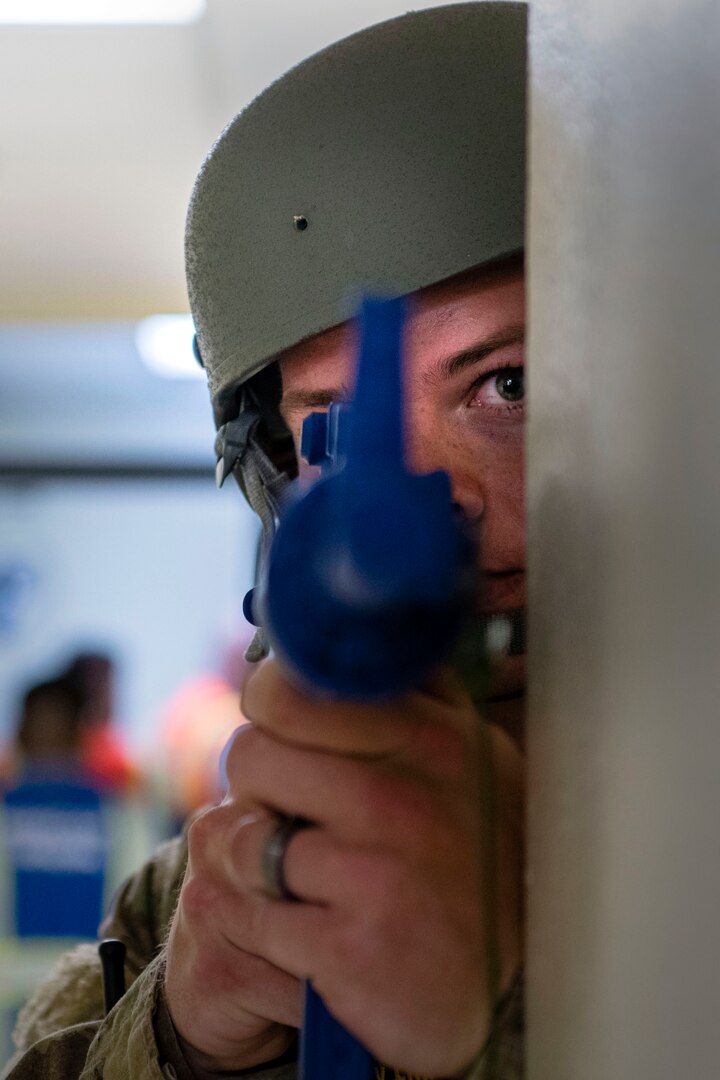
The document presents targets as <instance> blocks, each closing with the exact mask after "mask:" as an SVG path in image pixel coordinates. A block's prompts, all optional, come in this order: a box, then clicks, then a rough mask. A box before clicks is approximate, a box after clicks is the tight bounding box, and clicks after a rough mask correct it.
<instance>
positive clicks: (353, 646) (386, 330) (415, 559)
mask: <svg viewBox="0 0 720 1080" xmlns="http://www.w3.org/2000/svg"><path fill="white" fill-rule="evenodd" d="M404 318H405V306H404V302H403V301H402V300H377V299H368V300H365V301H364V303H363V305H362V308H361V311H360V331H361V333H360V356H359V362H358V369H357V376H356V384H355V391H354V395H353V399H352V402H351V403H350V404H342V403H337V404H332V405H330V407H329V409H328V411H327V413H313V414H312V415H310V416H309V417H308V418H307V419H306V420H305V423H304V425H303V433H302V454H303V457H304V458H305V460H306V461H307V462H308V463H309V464H311V465H319V466H320V469H321V475H320V478H319V479H318V480H317V481H316V482H315V483H314V484H313V485H312V486H311V487H309V488H304V489H300V488H299V487H298V486H297V485H296V487H295V490H294V491H293V492H292V493H291V495H290V496H289V498H288V499H287V501H286V503H285V504H284V507H283V511H282V514H281V517H280V522H279V525H278V529H277V532H276V535H275V537H274V539H273V543H272V546H271V549H270V552H269V555H268V558H267V560H266V565H265V568H264V571H263V576H262V578H261V580H260V582H259V583H258V586H257V588H256V589H255V590H253V595H252V600H251V602H250V604H249V605H247V604H246V609H247V608H248V607H249V608H250V609H251V612H252V621H253V622H255V623H257V624H258V625H262V626H263V627H264V628H265V631H266V633H267V635H268V640H269V642H270V645H271V648H272V650H273V651H274V653H275V655H276V656H277V658H278V660H279V661H280V663H281V664H282V666H283V668H284V670H285V671H286V672H287V673H288V675H289V677H290V678H291V679H292V680H293V681H295V682H296V683H297V684H298V685H299V686H300V687H302V688H303V689H305V690H309V691H311V692H315V693H320V694H321V695H323V696H325V697H327V696H330V695H331V696H335V697H338V698H345V699H354V700H377V699H381V698H386V697H392V696H393V695H397V694H401V693H403V692H404V691H407V690H411V689H413V688H415V687H417V686H419V685H421V684H422V682H423V680H424V679H425V678H426V677H427V675H428V674H429V673H430V672H431V671H432V670H433V669H434V668H436V667H437V666H438V665H439V664H441V663H443V661H445V660H447V659H448V658H449V657H450V654H451V651H452V649H453V646H454V644H455V642H456V641H457V639H458V637H459V634H460V631H461V629H462V626H463V623H464V620H465V618H466V615H467V613H468V610H469V607H470V605H471V602H472V598H473V596H474V594H475V589H476V570H475V553H474V549H473V545H472V543H471V542H470V540H469V538H468V536H467V534H466V532H465V530H464V529H463V525H462V522H461V521H460V518H459V515H458V513H457V512H456V510H455V508H454V507H453V502H452V497H451V490H450V480H449V478H448V476H447V474H446V473H444V472H434V473H429V474H426V475H417V474H413V473H411V472H410V471H409V470H408V468H407V463H406V460H405V433H404V415H403V395H402V384H403V372H402V334H403V326H404ZM300 1062H301V1067H300V1076H301V1080H370V1078H371V1076H372V1070H373V1059H372V1057H371V1055H370V1054H369V1053H368V1051H367V1050H366V1049H365V1048H364V1047H363V1046H361V1045H360V1043H359V1042H358V1041H357V1040H356V1039H355V1038H354V1037H353V1036H352V1035H351V1034H350V1033H349V1032H347V1031H346V1030H345V1029H344V1028H343V1027H342V1026H341V1025H340V1024H339V1023H338V1021H337V1020H335V1018H334V1017H333V1016H332V1014H331V1013H330V1012H329V1011H328V1010H327V1009H326V1007H325V1005H324V1003H323V1001H322V1000H321V998H320V997H319V996H318V995H317V994H316V993H315V991H314V990H313V988H312V985H311V984H310V983H308V984H307V985H306V995H305V1015H304V1024H303V1031H302V1034H301V1041H300Z"/></svg>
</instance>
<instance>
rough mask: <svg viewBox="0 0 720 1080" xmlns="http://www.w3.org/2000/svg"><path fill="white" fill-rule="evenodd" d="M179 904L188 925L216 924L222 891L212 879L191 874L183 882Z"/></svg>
mask: <svg viewBox="0 0 720 1080" xmlns="http://www.w3.org/2000/svg"><path fill="white" fill-rule="evenodd" d="M179 904H180V907H181V909H182V913H183V916H184V918H185V919H186V920H187V922H188V923H189V924H190V925H194V926H197V925H203V924H213V923H217V921H218V917H219V914H220V911H221V909H222V906H223V893H222V889H221V888H220V887H219V886H218V885H217V884H216V883H215V882H214V881H213V880H212V879H210V878H208V877H205V876H200V875H197V874H193V875H191V876H190V877H188V878H186V880H185V881H184V882H183V886H182V888H181V890H180V900H179Z"/></svg>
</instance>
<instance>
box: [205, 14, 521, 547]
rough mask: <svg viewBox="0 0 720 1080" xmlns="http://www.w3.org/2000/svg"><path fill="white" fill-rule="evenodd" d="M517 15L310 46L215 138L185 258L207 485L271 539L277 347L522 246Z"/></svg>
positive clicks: (385, 29) (383, 29)
mask: <svg viewBox="0 0 720 1080" xmlns="http://www.w3.org/2000/svg"><path fill="white" fill-rule="evenodd" d="M525 84H526V5H525V4H524V3H503V2H498V0H489V2H482V0H476V2H473V3H462V4H450V5H446V6H443V7H437V8H432V9H427V10H424V11H417V12H411V13H410V14H408V15H403V16H400V17H399V18H396V19H391V20H389V21H388V22H384V23H380V24H379V25H377V26H372V27H370V28H369V29H367V30H363V31H361V32H360V33H357V34H353V35H352V36H351V37H348V38H345V39H344V40H342V41H340V42H338V43H336V44H334V45H331V46H330V47H329V48H327V49H323V50H322V51H321V52H319V53H317V54H316V55H315V56H312V57H310V58H309V59H308V60H306V61H304V62H303V63H301V64H299V65H298V66H297V67H295V68H293V69H292V70H291V71H289V72H288V73H287V74H286V75H284V76H283V77H282V78H281V79H279V80H278V81H277V82H276V83H274V84H273V85H272V86H270V87H269V88H268V89H267V90H266V91H264V92H263V93H262V94H260V96H259V97H257V98H256V99H255V100H254V101H253V102H252V104H250V105H249V106H248V107H247V108H246V109H245V110H244V111H243V112H242V113H240V115H239V116H237V117H236V118H235V119H234V120H233V121H232V123H231V124H230V125H229V126H228V127H227V128H226V129H225V131H224V132H223V134H222V135H221V136H220V138H219V139H218V141H217V142H216V144H215V145H214V147H213V148H212V150H211V152H210V155H209V156H208V158H207V160H206V161H205V163H204V165H203V167H202V169H201V171H200V174H199V176H198V179H197V182H196V184H195V189H194V191H193V195H192V200H191V203H190V208H189V211H188V220H187V233H186V265H187V280H188V290H189V296H190V305H191V310H192V314H193V318H194V320H195V326H196V330H197V344H198V348H199V354H200V356H201V362H202V363H203V365H204V367H205V369H206V371H207V374H208V378H209V382H210V391H211V394H212V399H213V406H214V410H215V417H216V422H217V424H218V427H219V433H218V440H217V443H216V446H217V450H218V456H219V459H220V460H219V462H218V478H219V481H222V480H223V479H224V478H225V476H226V475H228V474H229V473H230V472H234V473H235V475H236V477H237V479H238V480H239V482H240V483H241V486H242V487H243V490H244V491H245V493H246V495H247V496H248V498H249V500H250V503H251V505H252V506H253V507H254V509H255V510H257V511H258V513H260V515H261V517H262V519H263V524H264V525H265V527H266V529H267V530H271V529H272V518H273V517H274V510H275V505H274V504H275V501H276V497H277V491H278V488H279V486H280V484H281V476H282V475H283V474H284V473H287V472H292V471H293V469H294V457H293V453H292V448H291V443H290V440H289V437H288V433H287V430H286V429H285V427H284V424H283V423H282V420H281V419H280V417H279V414H278V411H277V404H278V402H279V397H280V392H281V387H280V377H279V371H278V365H277V364H275V363H273V361H275V360H276V359H277V358H278V356H280V355H281V354H282V353H283V352H284V351H285V350H286V349H288V348H289V347H290V346H292V345H296V344H297V343H298V342H300V341H302V340H304V339H306V338H309V337H311V336H313V335H315V334H318V333H320V332H322V331H324V330H328V329H329V328H331V327H333V326H336V325H337V324H339V323H341V322H343V321H345V320H346V319H347V318H349V317H350V316H351V315H352V314H353V307H354V304H355V303H356V301H357V298H358V296H359V294H360V293H361V292H362V291H363V290H371V291H378V290H382V291H384V292H386V293H388V292H389V293H394V294H404V293H409V292H413V291H415V290H416V289H420V288H423V287H425V286H428V285H432V284H434V283H436V282H438V281H441V280H443V279H445V278H448V277H451V276H453V275H454V274H458V273H460V272H461V271H463V270H467V269H470V268H471V267H474V266H479V265H481V264H483V263H487V262H491V261H494V260H497V259H500V258H503V257H505V256H508V255H510V254H513V253H515V252H518V251H520V250H521V249H522V247H523V243H524V202H525Z"/></svg>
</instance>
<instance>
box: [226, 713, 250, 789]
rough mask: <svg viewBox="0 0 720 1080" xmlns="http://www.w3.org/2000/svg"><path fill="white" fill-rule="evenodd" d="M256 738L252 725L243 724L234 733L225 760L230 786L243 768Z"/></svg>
mask: <svg viewBox="0 0 720 1080" xmlns="http://www.w3.org/2000/svg"><path fill="white" fill-rule="evenodd" d="M256 736H257V732H256V730H255V728H253V726H252V724H243V725H242V726H241V727H239V728H238V729H237V731H236V732H235V733H234V735H233V737H232V742H231V743H230V746H229V748H228V751H227V756H226V759H225V760H226V765H225V767H226V771H227V776H228V781H229V782H230V784H232V781H233V778H234V777H235V776H236V775H237V773H238V771H239V770H240V769H243V768H245V765H246V762H247V760H248V758H249V756H250V755H251V753H252V750H253V745H254V741H255V738H256Z"/></svg>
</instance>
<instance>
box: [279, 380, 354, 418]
mask: <svg viewBox="0 0 720 1080" xmlns="http://www.w3.org/2000/svg"><path fill="white" fill-rule="evenodd" d="M349 397H350V390H349V389H348V388H347V386H337V387H334V388H328V389H325V390H291V391H289V393H287V394H283V396H282V400H281V402H280V407H281V409H282V411H287V412H296V411H297V410H298V409H326V408H327V407H328V405H332V403H333V402H337V401H347V400H348V398H349Z"/></svg>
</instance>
